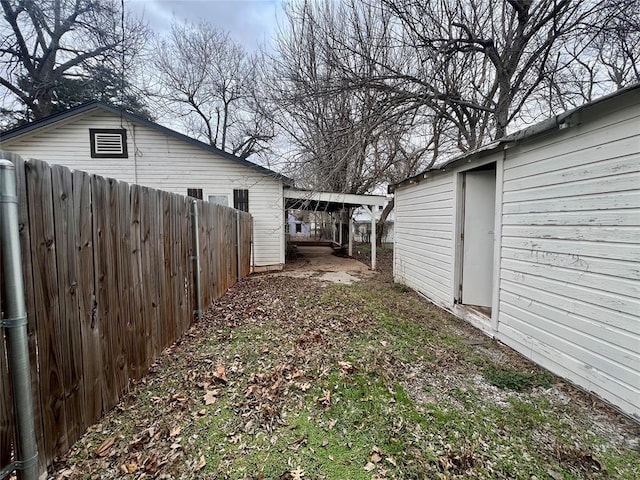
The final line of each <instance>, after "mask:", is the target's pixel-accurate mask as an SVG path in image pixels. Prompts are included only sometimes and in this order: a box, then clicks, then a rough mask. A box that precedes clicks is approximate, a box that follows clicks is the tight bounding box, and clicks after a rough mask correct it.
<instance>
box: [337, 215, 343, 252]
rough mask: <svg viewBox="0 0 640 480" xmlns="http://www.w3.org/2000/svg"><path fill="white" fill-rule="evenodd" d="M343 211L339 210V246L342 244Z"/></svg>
mask: <svg viewBox="0 0 640 480" xmlns="http://www.w3.org/2000/svg"><path fill="white" fill-rule="evenodd" d="M343 213H344V210H340V233H339V237H338V238H339V239H340V246H342V214H343Z"/></svg>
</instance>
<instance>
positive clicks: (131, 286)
mask: <svg viewBox="0 0 640 480" xmlns="http://www.w3.org/2000/svg"><path fill="white" fill-rule="evenodd" d="M3 155H4V156H5V157H7V158H10V160H12V161H13V162H14V164H15V165H16V172H17V183H18V201H19V222H20V240H21V249H22V256H23V274H24V280H25V290H26V303H27V314H28V329H29V345H30V356H31V375H32V384H33V392H34V404H35V410H36V411H35V417H36V433H37V436H38V447H39V448H38V449H39V454H40V466H41V469H43V468H44V467H45V466H46V465H47V464H48V463H49V462H50V461H51V460H52V459H53V458H55V457H56V456H57V455H61V454H63V453H64V452H66V451H67V450H68V449H69V447H70V446H71V445H72V444H73V443H74V442H75V441H76V440H77V439H78V438H79V437H80V436H81V435H82V434H83V433H84V432H85V430H86V429H87V427H89V426H90V425H92V424H93V423H95V422H96V421H97V420H98V419H99V418H100V417H101V415H102V414H103V413H105V412H107V411H108V410H110V409H111V408H113V407H114V406H115V405H116V404H117V402H118V401H119V399H120V398H121V397H122V395H123V394H124V393H125V392H126V391H127V389H128V385H129V382H130V381H132V380H137V379H140V378H141V377H142V376H143V375H144V373H145V372H146V371H147V370H148V369H149V367H150V366H151V364H152V363H153V362H154V360H155V359H156V358H157V357H158V356H159V355H160V353H161V352H162V350H163V349H164V348H166V347H168V346H169V345H171V344H172V343H173V342H174V341H175V340H176V339H177V338H179V337H180V336H181V335H182V334H183V333H184V332H185V330H186V329H187V328H188V327H189V326H190V325H191V323H192V322H193V320H194V310H195V309H196V299H195V287H194V279H195V275H194V270H195V269H194V266H193V261H192V260H193V255H194V252H193V251H192V240H193V238H192V218H191V214H190V211H191V203H192V202H193V199H190V198H187V197H183V196H180V195H177V194H172V193H168V192H163V191H158V190H153V189H150V188H147V187H142V186H138V185H129V184H127V183H123V182H119V181H117V180H113V179H107V178H104V177H99V176H96V175H90V174H88V173H86V172H80V171H71V170H69V169H67V168H65V167H61V166H49V165H48V164H46V163H44V162H40V161H35V160H33V161H29V162H23V160H22V159H21V158H20V157H18V156H15V155H6V154H3ZM198 211H199V217H200V218H199V237H200V243H199V252H198V253H199V255H200V263H201V272H200V278H201V297H202V299H201V300H202V305H204V306H207V305H209V304H210V303H211V301H213V300H214V299H217V298H220V297H221V296H222V295H223V294H224V292H225V291H226V290H227V289H228V288H229V287H230V286H232V285H233V284H234V283H235V282H236V281H237V279H238V278H239V277H242V276H246V275H248V274H249V272H250V258H251V238H252V218H251V216H250V215H249V214H248V213H244V212H240V213H238V212H237V211H236V210H234V209H232V208H228V207H222V206H218V205H212V204H208V203H204V202H201V201H198ZM238 222H239V224H238ZM238 227H239V228H240V232H239V233H238V230H237V229H238ZM238 240H240V242H239V246H238ZM0 253H1V252H0ZM238 253H239V255H240V261H238V256H237V255H238ZM238 267H239V268H240V270H241V271H240V275H238ZM0 281H1V279H0ZM0 292H1V290H0ZM8 375H9V373H8V372H7V365H6V355H5V345H4V341H3V338H0V381H1V382H2V384H1V385H2V391H1V392H0V467H2V466H4V465H7V464H8V463H10V460H11V456H12V452H13V446H12V445H13V435H14V432H13V425H12V423H13V422H12V418H13V416H12V405H11V397H10V392H9V391H8V390H9V383H8V382H7V378H8Z"/></svg>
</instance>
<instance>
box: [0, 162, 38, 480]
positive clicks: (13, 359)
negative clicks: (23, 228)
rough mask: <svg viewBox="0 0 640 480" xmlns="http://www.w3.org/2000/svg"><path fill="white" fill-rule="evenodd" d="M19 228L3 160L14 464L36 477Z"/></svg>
mask: <svg viewBox="0 0 640 480" xmlns="http://www.w3.org/2000/svg"><path fill="white" fill-rule="evenodd" d="M18 228H19V227H18V195H17V192H16V172H15V166H14V165H13V163H11V162H10V161H8V160H0V244H1V245H2V273H3V277H4V280H5V291H6V298H5V300H6V302H5V314H6V318H5V319H4V320H2V321H1V325H2V327H3V328H4V329H5V335H6V338H7V360H8V364H9V369H10V372H11V386H12V388H13V405H14V411H15V418H16V437H17V445H16V458H17V461H16V462H14V468H15V469H16V470H22V472H23V475H22V478H23V479H25V480H37V478H38V444H37V443H36V430H35V424H34V419H33V396H32V392H31V368H30V366H29V344H28V340H27V309H26V306H25V301H24V283H23V278H22V265H21V260H22V256H21V254H20V237H19V230H18ZM0 341H1V340H0Z"/></svg>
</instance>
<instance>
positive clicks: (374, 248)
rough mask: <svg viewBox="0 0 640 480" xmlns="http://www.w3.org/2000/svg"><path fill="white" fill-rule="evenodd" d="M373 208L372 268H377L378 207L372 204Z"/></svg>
mask: <svg viewBox="0 0 640 480" xmlns="http://www.w3.org/2000/svg"><path fill="white" fill-rule="evenodd" d="M370 208H371V210H370V212H371V270H375V269H376V244H377V243H378V242H377V240H376V207H375V205H371V206H370Z"/></svg>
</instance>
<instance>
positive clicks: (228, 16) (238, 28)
mask: <svg viewBox="0 0 640 480" xmlns="http://www.w3.org/2000/svg"><path fill="white" fill-rule="evenodd" d="M125 9H128V10H130V11H131V12H132V13H138V14H140V13H143V14H144V18H145V19H146V21H147V22H148V23H149V26H150V27H151V29H152V30H154V31H156V32H159V33H162V31H163V30H166V29H168V28H169V25H170V24H171V20H172V19H173V18H174V17H175V18H176V19H178V20H188V21H190V22H197V21H199V20H201V19H202V20H206V21H208V22H209V23H211V24H212V25H214V26H215V27H217V28H220V29H223V30H227V31H229V32H230V34H231V36H232V37H233V38H234V40H236V41H237V42H239V43H240V44H242V45H244V46H245V48H247V50H250V51H251V50H255V49H256V48H257V47H258V46H259V45H260V44H262V43H268V41H269V39H270V38H271V36H272V35H273V34H274V33H275V31H276V29H277V22H278V19H280V20H282V16H283V14H282V6H281V1H280V0H126V3H125Z"/></svg>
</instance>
